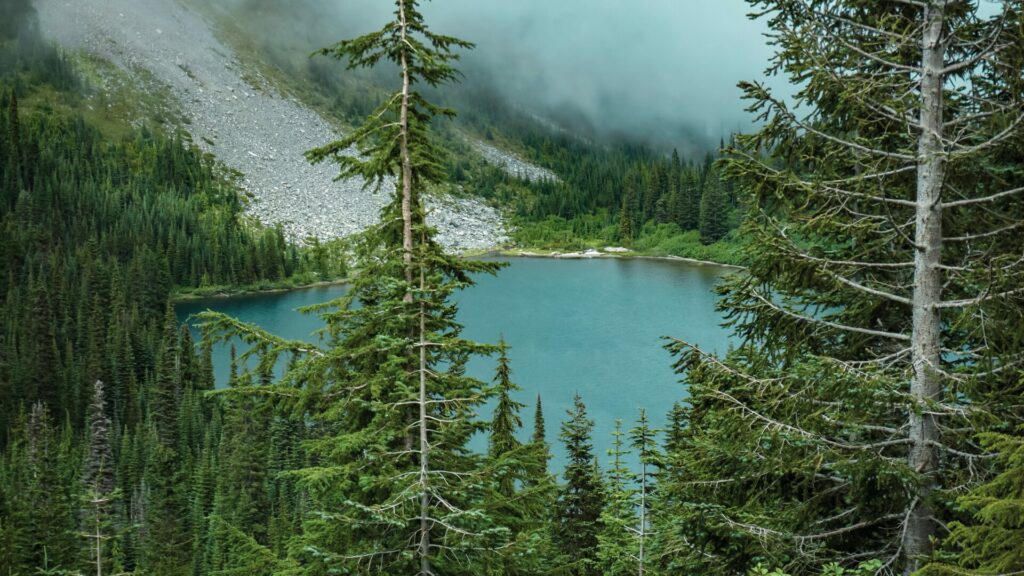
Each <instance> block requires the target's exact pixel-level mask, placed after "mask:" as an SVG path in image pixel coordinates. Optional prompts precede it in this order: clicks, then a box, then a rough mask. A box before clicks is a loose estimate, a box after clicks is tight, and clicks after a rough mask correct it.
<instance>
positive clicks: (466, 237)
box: [36, 0, 520, 249]
mask: <svg viewBox="0 0 1024 576" xmlns="http://www.w3.org/2000/svg"><path fill="white" fill-rule="evenodd" d="M36 5H37V9H38V11H39V16H40V25H41V28H42V31H43V33H44V34H45V35H47V36H48V37H50V38H52V39H54V40H56V41H58V42H59V43H61V44H63V45H64V46H67V47H70V48H74V49H80V50H84V51H86V52H88V53H91V54H94V55H97V56H99V57H102V58H104V59H108V60H110V61H112V62H114V63H115V64H117V65H118V66H120V67H121V68H123V69H124V70H126V71H128V72H129V73H132V74H136V75H145V76H146V77H147V79H148V80H149V83H150V84H151V85H153V84H155V85H157V86H158V87H161V88H166V89H167V91H168V92H169V93H170V94H171V96H172V98H173V99H174V100H176V101H177V104H179V105H180V106H179V108H180V110H181V111H183V118H181V122H182V125H183V127H184V128H185V129H186V130H187V131H188V132H189V133H191V135H192V136H193V140H194V141H195V143H196V144H197V145H198V146H200V147H201V148H202V149H204V150H206V151H208V152H211V153H213V154H214V155H215V156H216V157H217V158H218V159H219V160H220V161H221V162H223V163H224V164H225V165H226V166H228V167H229V168H231V169H233V170H237V171H238V172H239V173H240V175H241V176H240V184H241V186H242V187H243V188H244V189H245V190H246V191H247V192H248V194H249V196H250V198H251V200H252V201H251V202H250V203H249V205H248V210H249V211H250V213H252V214H253V215H255V216H257V217H258V218H259V219H260V220H261V221H262V222H264V223H267V224H276V223H281V224H282V225H283V226H284V227H285V230H286V231H287V232H288V233H289V235H291V236H292V237H295V238H298V239H302V238H306V237H308V236H311V235H312V236H316V237H318V238H321V239H328V238H335V237H339V236H345V235H348V234H351V233H353V232H356V231H359V230H361V229H363V228H365V227H366V226H368V225H370V224H371V223H373V222H374V221H376V218H377V214H378V211H379V209H380V207H381V205H382V204H383V201H384V195H382V194H375V193H374V192H373V191H372V190H370V189H366V188H364V186H363V184H364V183H363V182H362V181H359V180H353V179H349V180H342V181H335V180H334V176H335V175H336V168H335V167H334V166H330V165H320V166H315V167H314V166H310V165H309V164H308V163H307V162H306V160H305V159H304V157H303V153H304V152H305V151H306V150H308V149H310V148H312V147H314V146H317V145H321V144H323V143H326V142H328V141H330V140H333V139H336V138H337V135H338V133H339V131H340V130H339V126H337V125H332V123H331V122H329V121H328V120H326V119H325V118H324V117H323V116H321V115H320V114H318V113H317V112H315V111H313V110H311V109H310V108H308V107H306V106H304V105H303V104H302V103H300V102H299V101H298V100H296V99H294V98H291V97H287V96H284V95H282V94H281V93H280V91H278V90H276V89H275V88H274V87H273V86H272V85H271V83H270V82H267V81H266V80H265V79H264V77H263V76H262V75H261V74H260V73H259V71H258V70H256V69H255V68H253V67H250V66H247V65H246V64H245V63H243V62H241V61H240V59H239V58H238V57H237V56H236V54H235V52H234V51H233V50H232V48H231V47H230V46H228V45H227V44H225V43H224V42H222V41H221V40H219V39H218V38H217V37H216V35H215V34H214V32H213V30H212V29H211V26H210V24H209V22H208V21H207V20H206V19H205V18H204V17H203V16H201V15H200V14H198V13H197V12H195V11H193V10H192V9H190V8H188V7H185V6H183V5H181V4H179V3H177V2H174V1H173V0H37V2H36ZM508 166H510V167H511V166H513V164H511V163H509V164H508ZM515 166H516V168H515V169H516V170H519V169H520V168H519V167H518V166H519V164H515ZM431 210H432V218H433V219H434V221H435V223H436V224H437V225H438V227H439V229H440V233H441V234H440V240H441V241H442V242H443V243H444V244H446V245H447V246H449V247H451V248H454V249H480V248H488V247H492V246H495V245H498V244H501V243H502V242H504V241H505V239H506V234H505V231H504V225H503V223H502V219H501V216H500V214H498V212H497V211H496V210H494V209H493V208H491V207H489V206H487V205H485V204H483V203H482V202H480V201H477V200H473V199H466V198H458V199H457V198H444V199H439V200H435V201H434V206H432V207H431Z"/></svg>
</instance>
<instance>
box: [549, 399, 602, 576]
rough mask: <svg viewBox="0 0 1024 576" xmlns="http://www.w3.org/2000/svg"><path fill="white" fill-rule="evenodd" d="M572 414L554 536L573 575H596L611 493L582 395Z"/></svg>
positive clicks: (565, 431) (565, 433) (566, 427)
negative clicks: (596, 454)
mask: <svg viewBox="0 0 1024 576" xmlns="http://www.w3.org/2000/svg"><path fill="white" fill-rule="evenodd" d="M568 416H569V419H568V420H567V421H565V422H563V423H562V429H561V433H560V434H559V438H561V440H562V443H563V444H564V445H565V449H566V452H567V453H568V456H569V458H568V462H567V463H566V465H565V471H564V472H563V473H562V476H563V478H564V479H565V483H564V484H563V485H562V486H560V487H559V490H558V499H557V500H556V502H555V508H554V522H553V525H552V537H553V539H554V542H555V544H556V546H558V549H559V551H560V552H561V554H562V555H563V556H564V557H565V564H566V566H568V568H569V571H570V572H571V573H572V574H575V575H579V576H594V575H597V574H600V573H601V569H600V566H599V564H598V556H597V551H598V534H600V532H601V529H602V526H603V523H602V521H601V513H602V512H603V511H604V508H605V504H606V501H607V493H606V489H605V486H604V482H603V481H602V479H601V472H600V470H599V469H598V466H597V460H596V459H595V458H594V453H593V445H592V441H591V432H592V431H593V429H594V422H593V420H590V419H589V418H587V408H586V406H585V405H584V404H583V399H582V398H580V396H579V395H578V394H577V395H576V397H575V399H574V400H573V408H572V409H571V410H569V411H568Z"/></svg>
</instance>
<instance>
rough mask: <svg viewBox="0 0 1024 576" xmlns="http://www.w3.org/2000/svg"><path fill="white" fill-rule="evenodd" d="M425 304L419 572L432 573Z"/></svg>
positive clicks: (422, 323)
mask: <svg viewBox="0 0 1024 576" xmlns="http://www.w3.org/2000/svg"><path fill="white" fill-rule="evenodd" d="M424 283H425V280H424V277H423V271H422V270H420V289H421V290H422V289H423V288H424ZM426 314H427V311H426V305H425V304H424V303H423V301H422V300H421V301H420V339H419V341H420V370H419V373H420V397H419V405H420V406H419V407H420V483H421V484H420V490H422V492H421V493H420V551H419V553H420V573H421V574H423V575H425V576H426V575H430V574H433V571H431V568H430V521H429V518H428V517H429V515H430V494H429V493H428V492H427V489H428V488H429V487H430V482H429V480H430V479H429V477H428V474H429V473H430V460H429V457H430V442H429V441H428V437H427V327H426Z"/></svg>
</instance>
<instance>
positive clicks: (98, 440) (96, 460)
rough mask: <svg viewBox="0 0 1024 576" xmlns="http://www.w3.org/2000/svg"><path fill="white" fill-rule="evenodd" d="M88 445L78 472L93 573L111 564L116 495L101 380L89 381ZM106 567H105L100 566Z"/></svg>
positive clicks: (107, 418) (108, 420)
mask: <svg viewBox="0 0 1024 576" xmlns="http://www.w3.org/2000/svg"><path fill="white" fill-rule="evenodd" d="M87 415H88V419H89V444H88V446H89V448H88V453H87V454H86V459H85V470H84V473H83V475H82V484H83V492H82V494H83V501H84V504H85V511H84V512H85V513H84V514H83V515H82V516H83V522H82V524H83V526H82V527H83V530H82V534H84V535H85V536H86V538H87V540H88V546H87V549H88V553H89V556H90V557H91V560H92V565H93V566H95V568H96V576H103V573H104V572H105V571H106V572H109V567H110V566H111V561H112V558H111V555H110V545H109V544H110V541H111V540H112V539H113V538H114V536H115V535H114V533H113V530H114V525H113V522H114V520H113V506H114V504H115V502H116V499H117V498H118V496H119V495H118V493H117V481H116V478H115V476H114V473H115V466H114V453H113V446H112V445H111V440H110V432H111V430H110V426H111V422H110V418H109V417H108V416H107V400H106V394H105V392H104V386H103V382H101V381H99V380H97V381H96V382H95V383H94V384H93V393H92V402H90V404H89V410H88V413H87ZM104 568H108V570H104Z"/></svg>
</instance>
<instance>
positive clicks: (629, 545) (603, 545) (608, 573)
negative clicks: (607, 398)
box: [597, 419, 640, 576]
mask: <svg viewBox="0 0 1024 576" xmlns="http://www.w3.org/2000/svg"><path fill="white" fill-rule="evenodd" d="M625 435H626V433H625V432H623V431H622V419H616V420H615V429H614V430H613V431H612V447H611V448H609V449H608V456H609V460H610V461H609V468H608V470H607V473H606V476H607V480H606V481H605V487H606V493H607V502H606V504H605V507H604V510H602V511H601V529H600V532H598V534H597V557H598V561H599V563H600V574H602V575H603V576H624V575H626V574H630V575H632V574H636V573H637V558H639V551H640V549H639V541H638V540H637V538H636V536H635V534H636V526H637V522H638V519H637V515H636V511H637V504H638V503H637V500H636V496H637V491H636V487H635V485H636V475H635V474H633V472H632V471H631V470H630V469H629V466H628V464H627V463H626V461H625V458H626V457H627V456H629V454H631V452H630V451H629V450H627V449H626V441H625V439H624V436H625Z"/></svg>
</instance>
